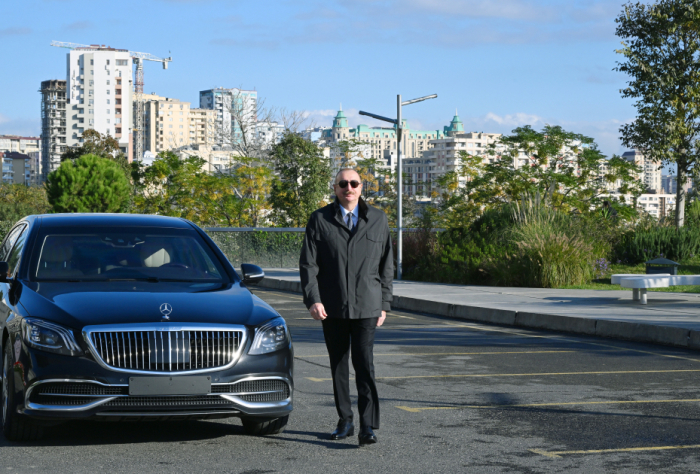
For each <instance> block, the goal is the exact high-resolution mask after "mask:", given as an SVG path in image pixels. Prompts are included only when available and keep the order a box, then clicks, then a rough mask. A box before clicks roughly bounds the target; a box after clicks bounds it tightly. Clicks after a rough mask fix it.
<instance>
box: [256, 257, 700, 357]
mask: <svg viewBox="0 0 700 474" xmlns="http://www.w3.org/2000/svg"><path fill="white" fill-rule="evenodd" d="M259 286H261V287H264V288H272V289H278V290H284V291H292V292H296V293H301V284H300V281H299V272H298V271H297V270H294V269H279V268H268V269H265V278H264V279H263V280H262V281H261V282H260V283H259ZM392 308H394V309H402V310H407V311H415V312H419V313H428V314H435V315H439V316H450V317H454V318H461V319H467V320H471V321H479V322H486V323H495V324H504V325H510V326H520V327H528V328H537V329H549V330H553V331H564V332H571V333H577V334H588V335H594V336H600V337H610V338H615V339H626V340H632V341H639V342H652V343H657V344H667V345H672V346H679V347H687V348H691V349H700V294H697V295H696V294H684V293H663V292H649V294H648V304H647V305H641V304H639V302H638V301H633V300H632V291H631V290H630V291H605V290H552V289H542V288H503V287H494V286H467V285H448V284H441V283H422V282H414V281H394V302H393V303H392Z"/></svg>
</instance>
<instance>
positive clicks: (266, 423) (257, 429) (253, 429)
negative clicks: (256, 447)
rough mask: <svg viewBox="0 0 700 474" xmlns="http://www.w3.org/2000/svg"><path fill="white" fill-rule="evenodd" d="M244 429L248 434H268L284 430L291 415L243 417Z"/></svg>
mask: <svg viewBox="0 0 700 474" xmlns="http://www.w3.org/2000/svg"><path fill="white" fill-rule="evenodd" d="M241 421H242V422H243V430H244V431H245V432H246V434H249V435H253V436H267V435H273V434H277V433H281V432H283V431H284V427H285V426H287V421H289V415H286V416H283V417H281V418H273V419H271V420H270V419H260V418H243V419H242V420H241Z"/></svg>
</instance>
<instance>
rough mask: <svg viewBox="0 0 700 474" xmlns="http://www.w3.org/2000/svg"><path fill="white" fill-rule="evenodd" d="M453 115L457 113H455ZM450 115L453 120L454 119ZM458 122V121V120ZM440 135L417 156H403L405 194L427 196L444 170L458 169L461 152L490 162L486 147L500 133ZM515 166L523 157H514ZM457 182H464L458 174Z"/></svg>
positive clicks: (494, 140)
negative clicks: (405, 176) (406, 177)
mask: <svg viewBox="0 0 700 474" xmlns="http://www.w3.org/2000/svg"><path fill="white" fill-rule="evenodd" d="M455 119H457V120H458V119H459V117H457V116H455ZM455 119H453V124H454V123H455ZM460 122H461V121H460ZM446 134H447V136H446V137H444V138H440V139H436V140H431V141H430V143H429V149H428V150H426V151H425V152H424V153H423V155H422V157H420V158H405V159H404V173H405V175H408V184H406V186H405V187H404V192H405V193H406V194H408V195H409V196H413V195H416V196H430V194H431V191H432V190H433V189H434V188H437V181H438V179H439V178H440V177H441V176H443V175H445V174H446V173H449V172H452V171H459V169H460V168H461V167H462V152H465V153H466V154H468V155H475V156H482V157H484V159H485V160H487V161H490V162H493V160H494V159H495V158H487V157H488V156H489V155H488V151H489V147H490V146H491V145H493V144H496V143H497V142H498V140H499V139H500V137H501V134H500V133H484V132H466V133H464V132H461V131H448V132H446ZM514 160H515V163H514V164H515V166H516V167H519V166H520V164H521V163H520V161H521V160H523V161H526V157H524V156H523V157H520V156H519V157H516V158H514ZM459 180H460V182H459V184H460V186H464V185H465V181H464V178H463V177H460V178H459Z"/></svg>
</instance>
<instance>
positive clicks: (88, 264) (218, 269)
mask: <svg viewBox="0 0 700 474" xmlns="http://www.w3.org/2000/svg"><path fill="white" fill-rule="evenodd" d="M35 249H36V250H37V254H38V258H35V260H34V263H33V265H32V268H33V269H34V270H33V271H32V276H31V278H32V279H33V280H35V281H114V280H144V281H196V282H201V281H206V282H214V281H217V282H220V281H222V280H225V279H226V276H225V275H226V273H225V271H224V269H223V267H222V265H221V262H219V261H218V258H217V257H216V255H215V254H214V253H213V252H212V251H211V249H210V248H209V246H208V245H207V244H206V243H205V242H204V241H203V240H202V238H201V237H200V236H199V234H197V233H196V232H195V231H194V230H191V231H190V230H187V229H163V228H143V229H136V230H135V231H125V230H124V229H121V228H111V227H102V228H92V229H76V228H73V229H47V230H46V231H44V232H42V233H41V234H40V236H39V240H38V241H37V246H35Z"/></svg>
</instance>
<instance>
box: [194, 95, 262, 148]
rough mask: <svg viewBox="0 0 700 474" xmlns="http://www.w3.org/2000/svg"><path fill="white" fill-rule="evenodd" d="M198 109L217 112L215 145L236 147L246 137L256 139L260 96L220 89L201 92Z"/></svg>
mask: <svg viewBox="0 0 700 474" xmlns="http://www.w3.org/2000/svg"><path fill="white" fill-rule="evenodd" d="M199 107H200V108H202V109H209V110H214V111H215V112H216V120H215V122H214V129H215V135H216V136H215V139H214V142H215V144H216V145H217V146H220V147H233V146H235V144H236V143H240V142H241V141H242V139H243V133H247V134H249V135H248V138H249V139H250V140H252V139H254V136H255V133H256V131H255V129H256V125H257V123H258V116H257V112H258V92H257V91H250V90H243V89H237V88H233V89H224V88H221V87H217V88H214V89H209V90H205V91H200V92H199Z"/></svg>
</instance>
